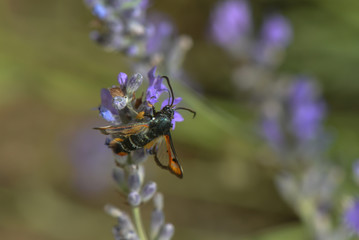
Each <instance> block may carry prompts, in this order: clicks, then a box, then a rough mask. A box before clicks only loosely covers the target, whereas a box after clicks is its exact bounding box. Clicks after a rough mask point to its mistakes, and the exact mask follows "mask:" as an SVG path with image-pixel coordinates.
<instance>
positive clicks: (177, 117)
mask: <svg viewBox="0 0 359 240" xmlns="http://www.w3.org/2000/svg"><path fill="white" fill-rule="evenodd" d="M181 101H182V98H180V97H178V98H175V100H174V101H173V105H177V104H178V103H180V102H181ZM169 103H170V99H166V100H164V101H163V102H162V105H161V109H162V108H164V107H165V106H166V105H168V104H169ZM183 120H184V118H183V117H182V115H181V114H180V113H179V112H177V111H175V112H174V115H173V119H172V130H174V129H175V127H176V122H183Z"/></svg>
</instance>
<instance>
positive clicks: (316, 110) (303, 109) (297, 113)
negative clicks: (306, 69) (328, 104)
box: [289, 77, 325, 142]
mask: <svg viewBox="0 0 359 240" xmlns="http://www.w3.org/2000/svg"><path fill="white" fill-rule="evenodd" d="M289 105H290V106H289V109H290V111H291V127H292V131H293V134H294V135H295V136H296V137H297V138H298V140H300V141H303V142H305V141H308V140H314V139H315V138H316V137H318V134H319V132H320V130H321V125H322V121H323V118H324V116H325V104H324V102H323V101H322V100H320V99H319V98H318V95H317V92H316V90H315V88H314V85H313V83H312V82H311V81H310V80H308V79H307V78H304V77H301V78H299V79H298V80H296V81H295V82H294V83H293V84H292V86H291V89H290V96H289Z"/></svg>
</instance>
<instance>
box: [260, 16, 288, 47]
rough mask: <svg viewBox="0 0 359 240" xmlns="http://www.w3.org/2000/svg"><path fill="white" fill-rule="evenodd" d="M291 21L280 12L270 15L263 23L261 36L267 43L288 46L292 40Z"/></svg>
mask: <svg viewBox="0 0 359 240" xmlns="http://www.w3.org/2000/svg"><path fill="white" fill-rule="evenodd" d="M292 35H293V33H292V28H291V25H290V23H289V21H288V20H287V19H286V18H285V17H284V16H282V15H280V14H273V15H270V16H268V17H267V18H266V19H265V21H264V24H263V27H262V31H261V38H262V41H263V42H264V44H265V45H271V46H277V47H287V46H288V44H289V43H290V41H291V40H292Z"/></svg>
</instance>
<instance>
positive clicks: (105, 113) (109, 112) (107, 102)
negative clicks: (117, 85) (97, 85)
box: [99, 88, 118, 122]
mask: <svg viewBox="0 0 359 240" xmlns="http://www.w3.org/2000/svg"><path fill="white" fill-rule="evenodd" d="M112 102H113V98H112V96H111V93H110V91H109V90H108V89H106V88H103V89H101V105H100V107H99V112H100V116H101V117H102V118H103V119H105V120H106V121H108V122H115V121H116V115H118V111H117V110H116V109H115V108H114V107H113V105H112Z"/></svg>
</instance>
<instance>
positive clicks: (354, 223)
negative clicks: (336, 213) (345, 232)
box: [344, 199, 359, 235]
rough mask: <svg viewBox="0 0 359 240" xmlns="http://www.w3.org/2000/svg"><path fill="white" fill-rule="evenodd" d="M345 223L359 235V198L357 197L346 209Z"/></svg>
mask: <svg viewBox="0 0 359 240" xmlns="http://www.w3.org/2000/svg"><path fill="white" fill-rule="evenodd" d="M344 224H345V225H346V226H347V227H348V228H349V229H351V230H352V231H354V232H355V233H356V234H357V235H359V199H355V200H354V201H353V203H352V205H351V206H350V207H349V208H348V209H347V210H346V211H345V213H344Z"/></svg>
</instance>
